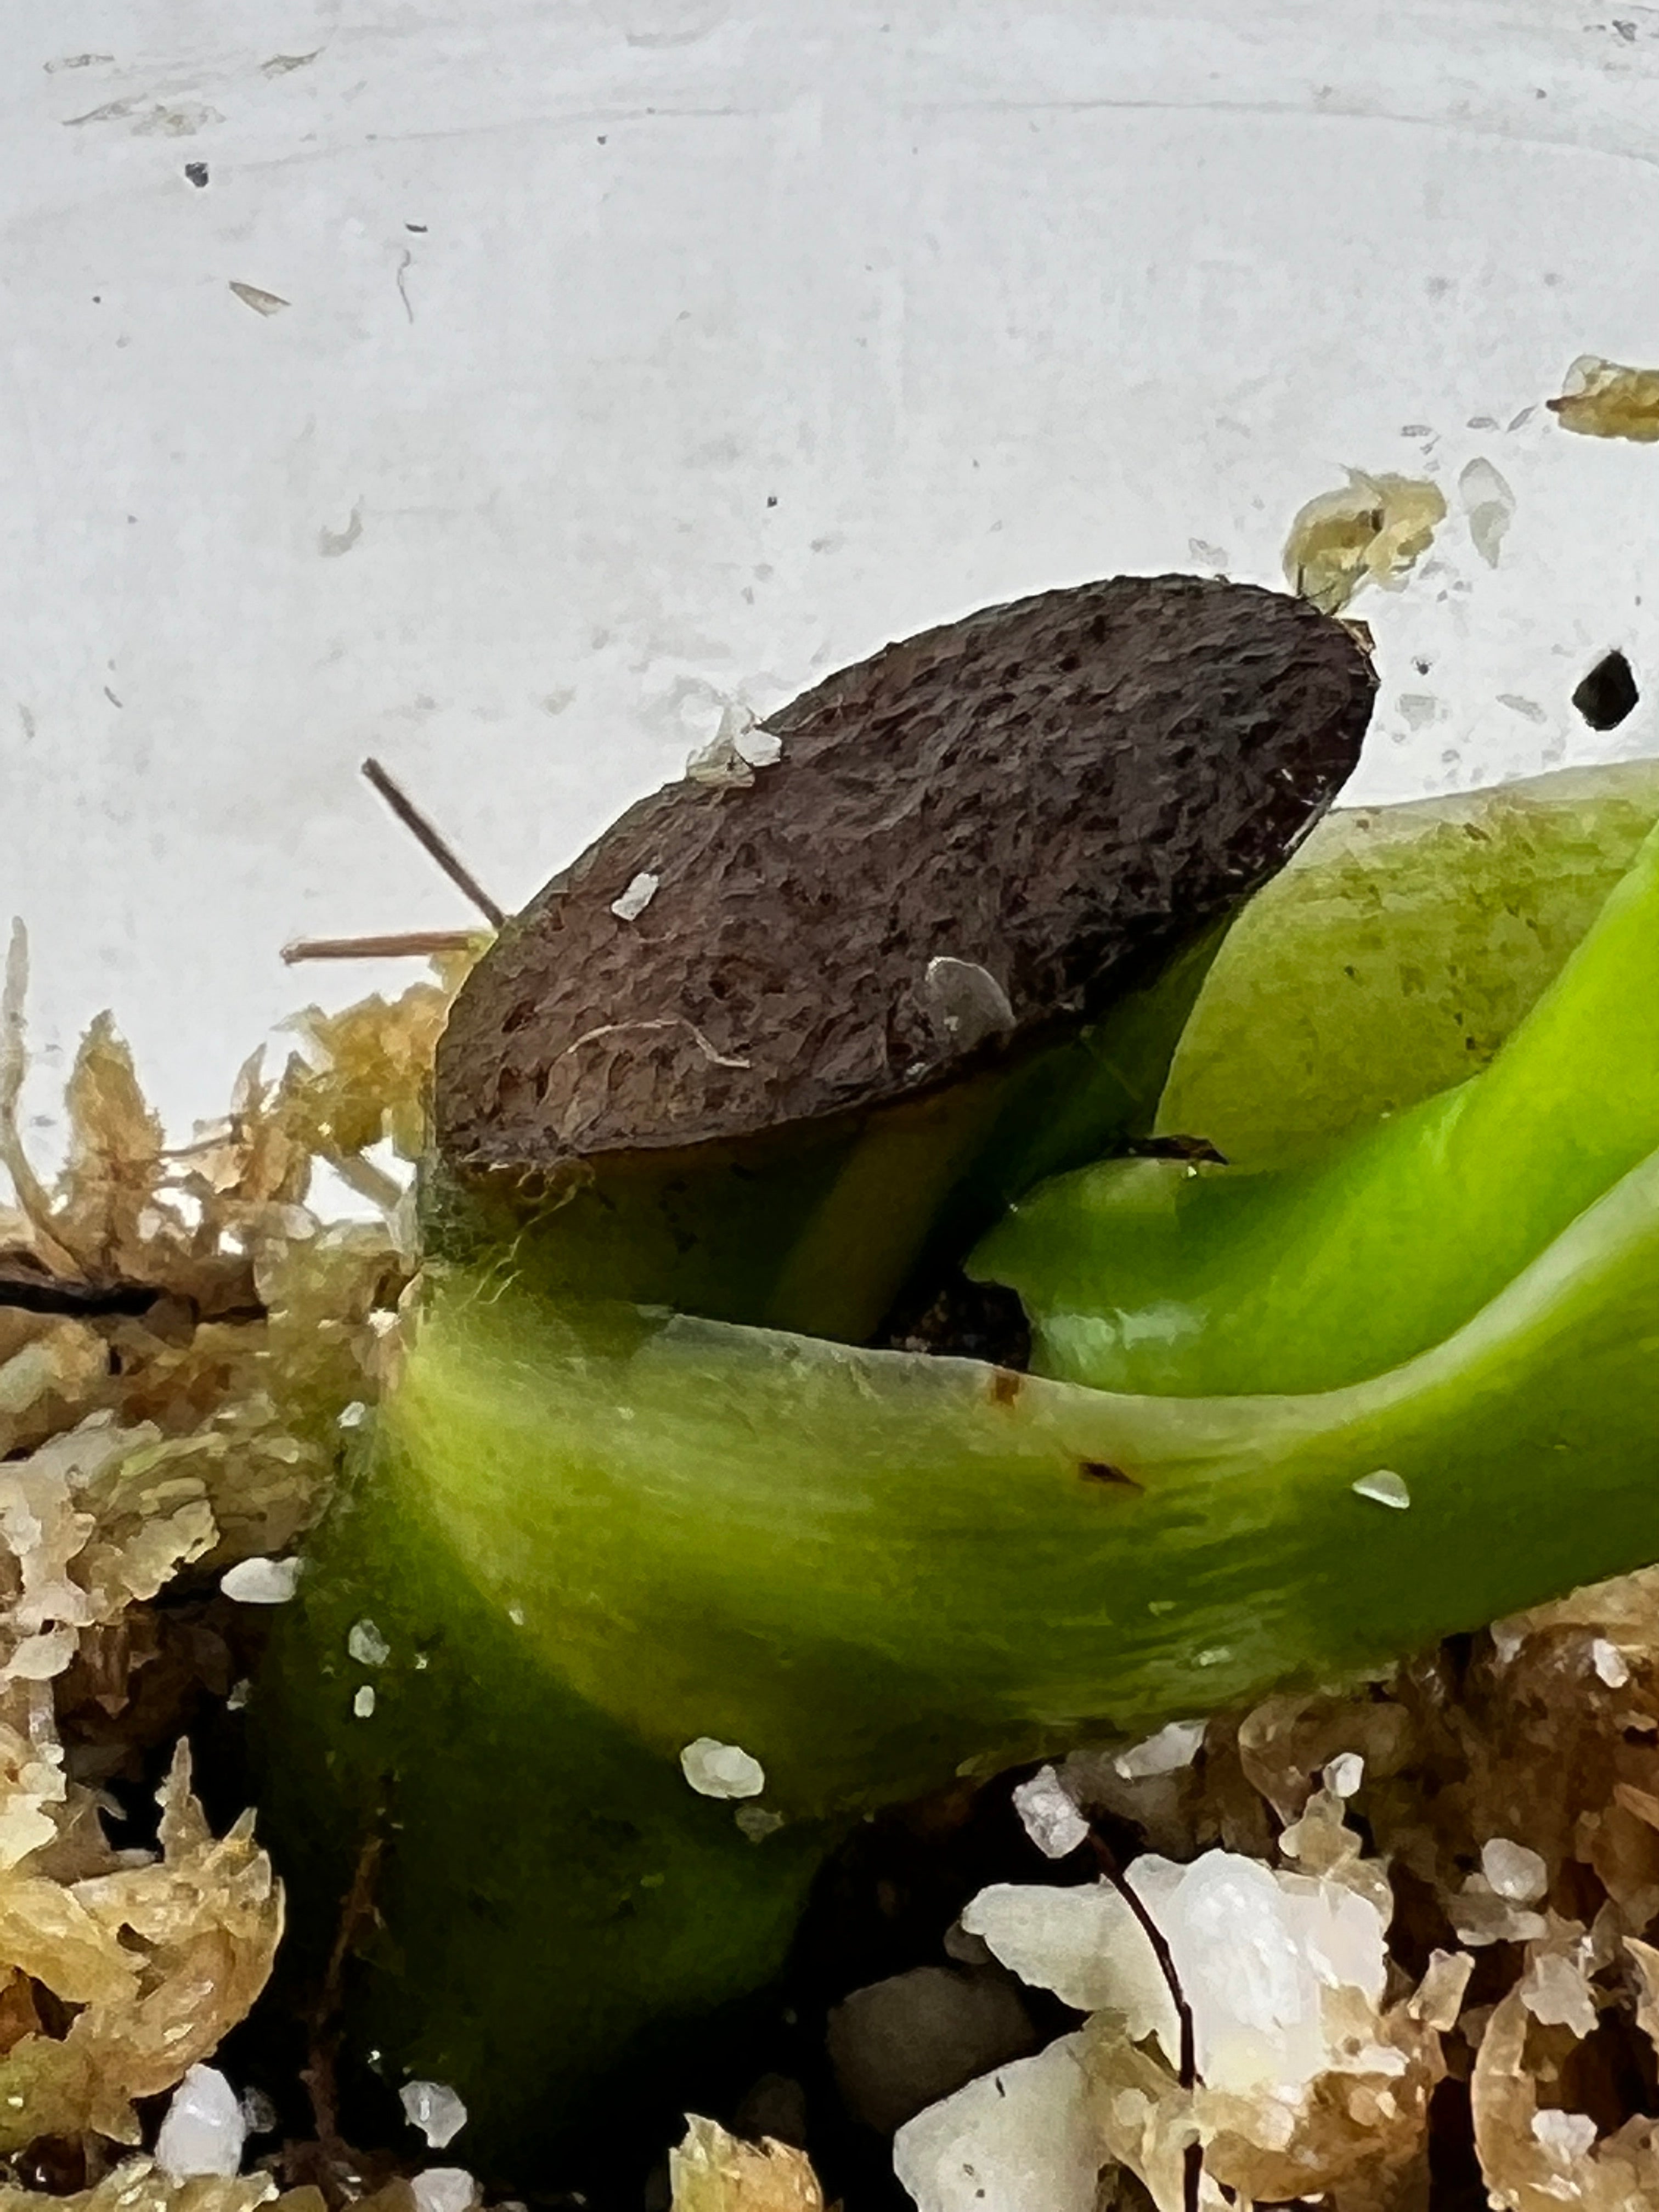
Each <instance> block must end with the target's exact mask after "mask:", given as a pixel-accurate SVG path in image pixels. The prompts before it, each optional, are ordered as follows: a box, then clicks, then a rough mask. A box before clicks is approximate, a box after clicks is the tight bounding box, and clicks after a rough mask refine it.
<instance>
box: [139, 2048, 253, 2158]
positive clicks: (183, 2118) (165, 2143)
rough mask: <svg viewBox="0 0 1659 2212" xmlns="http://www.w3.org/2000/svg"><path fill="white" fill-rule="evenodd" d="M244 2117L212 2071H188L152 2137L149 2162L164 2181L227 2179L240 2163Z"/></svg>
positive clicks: (228, 2088) (202, 2068)
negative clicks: (156, 2133) (159, 2127)
mask: <svg viewBox="0 0 1659 2212" xmlns="http://www.w3.org/2000/svg"><path fill="white" fill-rule="evenodd" d="M246 2141H247V2118H246V2114H245V2113H244V2112H243V2111H242V2107H241V2106H240V2104H239V2103H238V2101H237V2097H236V2092H235V2091H234V2089H233V2088H232V2087H231V2086H230V2084H229V2082H228V2081H226V2079H225V2077H224V2075H222V2074H221V2073H220V2072H219V2070H218V2069H217V2068H216V2067H213V2066H192V2067H191V2069H190V2071H189V2073H188V2074H186V2075H185V2078H184V2080H183V2081H181V2082H180V2083H179V2087H177V2088H176V2089H175V2090H174V2091H173V2102H172V2103H171V2104H170V2105H169V2106H167V2116H166V2118H164V2119H163V2120H162V2122H161V2132H160V2133H159V2134H158V2135H157V2136H156V2138H155V2163H156V2164H157V2166H160V2167H161V2171H162V2172H163V2173H165V2174H166V2175H167V2179H168V2180H169V2181H195V2180H197V2179H202V2178H203V2177H204V2176H206V2175H210V2174H211V2175H216V2176H218V2177H219V2178H220V2179H222V2180H228V2179H230V2178H231V2177H232V2176H233V2175H234V2174H235V2173H237V2172H240V2168H241V2164H242V2146H243V2144H244V2143H245V2142H246Z"/></svg>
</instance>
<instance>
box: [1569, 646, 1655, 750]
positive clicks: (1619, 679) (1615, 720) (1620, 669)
mask: <svg viewBox="0 0 1659 2212" xmlns="http://www.w3.org/2000/svg"><path fill="white" fill-rule="evenodd" d="M1641 696H1642V695H1641V693H1640V691H1639V690H1638V689H1637V685H1636V677H1635V673H1634V671H1632V667H1631V665H1630V663H1629V661H1628V660H1626V658H1625V656H1624V654H1623V653H1620V652H1618V651H1617V650H1615V651H1613V652H1612V653H1608V654H1607V656H1606V657H1605V659H1601V660H1598V661H1597V662H1596V664H1595V667H1594V668H1592V669H1591V671H1590V672H1589V675H1588V676H1587V677H1585V678H1584V680H1583V683H1582V684H1580V685H1579V686H1578V689H1577V690H1576V691H1575V692H1574V693H1573V695H1572V703H1573V705H1574V706H1575V707H1576V708H1577V709H1578V711H1579V713H1580V714H1582V715H1583V718H1584V720H1586V721H1587V722H1588V723H1589V726H1590V727H1591V729H1593V730H1616V729H1617V728H1618V726H1619V725H1620V722H1622V721H1625V720H1627V719H1628V717H1629V716H1630V715H1632V714H1634V713H1635V711H1636V707H1637V704H1638V701H1639V700H1640V698H1641Z"/></svg>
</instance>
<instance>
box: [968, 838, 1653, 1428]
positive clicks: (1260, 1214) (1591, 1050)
mask: <svg viewBox="0 0 1659 2212" xmlns="http://www.w3.org/2000/svg"><path fill="white" fill-rule="evenodd" d="M1403 849H1405V850H1406V851H1407V852H1409V851H1410V850H1411V848H1403ZM1314 980H1315V979H1314V978H1313V977H1311V976H1310V978H1309V984H1310V987H1312V985H1313V983H1314ZM1444 987H1448V988H1449V987H1451V979H1449V978H1448V979H1447V981H1446V984H1445V986H1444ZM1656 1004H1659V831H1656V832H1650V835H1649V836H1648V837H1647V839H1646V840H1645V842H1644V843H1643V844H1642V846H1641V847H1640V848H1638V853H1637V855H1636V858H1635V860H1634V863H1633V865H1632V867H1631V868H1630V869H1629V871H1628V872H1627V873H1626V875H1625V876H1624V877H1623V878H1621V879H1620V882H1619V883H1618V884H1616V885H1615V887H1614V889H1613V891H1612V893H1611V894H1610V895H1609V896H1608V897H1607V901H1606V902H1605V904H1604V905H1603V907H1602V909H1601V914H1600V915H1599V916H1598V918H1597V919H1596V921H1595V923H1594V925H1593V927H1591V929H1590V930H1589V933H1588V935H1587V936H1586V937H1585V938H1584V939H1583V942H1582V943H1581V944H1580V945H1578V946H1577V949H1576V950H1575V951H1573V952H1572V953H1571V956H1570V957H1569V958H1568V959H1567V961H1566V964H1565V967H1564V968H1563V969H1562V970H1561V972H1560V973H1559V975H1557V976H1556V978H1555V979H1554V981H1553V982H1551V983H1550V984H1549V985H1548V987H1547V988H1546V989H1545V990H1544V992H1543V994H1542V995H1541V997H1540V999H1539V1000H1538V1001H1537V1003H1536V1005H1535V1006H1534V1007H1533V1008H1532V1010H1531V1012H1529V1013H1528V1014H1527V1016H1526V1017H1525V1018H1524V1019H1523V1020H1522V1023H1521V1024H1520V1026H1519V1027H1518V1028H1517V1029H1516V1030H1515V1031H1514V1033H1513V1034H1512V1035H1511V1036H1510V1037H1509V1038H1508V1039H1507V1040H1506V1041H1505V1042H1504V1043H1503V1044H1502V1046H1501V1047H1500V1048H1499V1049H1498V1051H1497V1053H1496V1054H1495V1056H1494V1057H1493V1059H1492V1062H1491V1064H1490V1066H1487V1067H1486V1068H1485V1069H1484V1070H1483V1071H1482V1072H1481V1073H1479V1074H1478V1075H1474V1076H1472V1077H1470V1078H1468V1079H1467V1080H1466V1081H1464V1082H1463V1083H1462V1084H1461V1085H1455V1086H1454V1087H1453V1088H1452V1089H1450V1090H1449V1091H1443V1092H1441V1093H1440V1094H1439V1095H1438V1096H1437V1097H1432V1098H1427V1099H1424V1100H1421V1101H1420V1102H1419V1103H1417V1104H1415V1105H1413V1106H1409V1107H1407V1109H1405V1110H1404V1111H1401V1112H1399V1113H1396V1114H1395V1115H1392V1116H1391V1117H1390V1118H1389V1119H1386V1120H1384V1121H1380V1122H1376V1123H1374V1124H1372V1125H1371V1126H1369V1127H1362V1128H1360V1129H1358V1130H1356V1131H1354V1132H1352V1133H1349V1134H1348V1135H1346V1136H1345V1137H1343V1138H1341V1139H1338V1140H1336V1142H1335V1143H1334V1144H1333V1145H1332V1146H1329V1147H1328V1148H1327V1150H1326V1151H1324V1152H1322V1153H1321V1154H1320V1155H1318V1156H1317V1157H1316V1158H1314V1159H1313V1160H1312V1161H1310V1162H1308V1163H1305V1164H1300V1165H1296V1166H1291V1167H1288V1168H1285V1169H1283V1170H1278V1171H1267V1172H1261V1173H1250V1172H1248V1171H1244V1170H1239V1169H1236V1168H1228V1167H1210V1166H1197V1165H1193V1164H1188V1163H1185V1162H1182V1161H1180V1160H1175V1159H1146V1160H1135V1161H1127V1162H1106V1163H1103V1164H1098V1165H1096V1166H1094V1167H1091V1168H1088V1169H1085V1170H1081V1171H1079V1172H1078V1173H1076V1174H1074V1175H1072V1176H1065V1177H1062V1178H1060V1179H1058V1180H1056V1181H1054V1182H1050V1183H1049V1184H1048V1185H1046V1186H1045V1187H1044V1188H1042V1189H1041V1190H1038V1191H1036V1192H1034V1193H1033V1194H1031V1195H1030V1197H1029V1198H1028V1199H1026V1200H1023V1201H1021V1202H1020V1203H1019V1204H1018V1205H1017V1206H1015V1207H1014V1208H1013V1209H1012V1212H1010V1214H1009V1215H1008V1216H1007V1217H1006V1218H1005V1220H1004V1221H1003V1222H1002V1223H1001V1224H1000V1225H999V1226H998V1227H997V1228H996V1229H995V1230H994V1231H992V1232H991V1234H990V1236H989V1237H987V1238H986V1239H985V1241H984V1242H983V1243H981V1246H980V1247H979V1249H978V1250H977V1251H976V1252H975V1255H974V1258H973V1260H972V1261H971V1263H970V1266H971V1268H972V1271H973V1272H974V1273H976V1274H981V1275H985V1276H988V1277H990V1278H991V1279H994V1280H996V1281H999V1282H1002V1283H1006V1284H1008V1285H1011V1286H1012V1288H1014V1289H1015V1290H1017V1291H1018V1292H1019V1293H1020V1295H1021V1297H1022V1298H1023V1299H1024V1302H1025V1304H1026V1307H1027V1310H1028V1312H1029V1314H1030V1317H1031V1320H1032V1322H1033V1327H1034V1333H1035V1337H1036V1364H1037V1365H1038V1366H1039V1367H1040V1368H1041V1369H1042V1371H1044V1372H1046V1373H1048V1374H1053V1375H1060V1376H1067V1377H1069V1378H1071V1379H1073V1380H1076V1381H1081V1382H1087V1383H1091V1384H1094V1385H1096V1386H1097V1387H1099V1388H1103V1389H1119V1390H1150V1391H1157V1392H1160V1393H1176V1394H1203V1393H1213V1392H1240V1391H1272V1390H1293V1391H1305V1390H1318V1389H1329V1388H1333V1387H1335V1386H1338V1385H1340V1384H1342V1383H1349V1382H1353V1381H1356V1380H1358V1379H1360V1378H1361V1377H1364V1376H1369V1375H1376V1374H1380V1373H1382V1372H1383V1371H1384V1370H1387V1369H1389V1368H1390V1367H1393V1366H1395V1365H1396V1364H1398V1363H1400V1362H1401V1361H1402V1360H1405V1359H1408V1358H1412V1357H1413V1355H1414V1354H1415V1353H1417V1352H1422V1351H1424V1350H1425V1349H1426V1348H1427V1347H1428V1346H1431V1345H1434V1344H1436V1343H1438V1342H1439V1341H1440V1340H1442V1339H1443V1338H1444V1337H1445V1336H1446V1335H1448V1334H1449V1333H1450V1332H1451V1331H1452V1330H1454V1329H1455V1328H1458V1327H1459V1326H1461V1325H1462V1323H1463V1322H1466V1321H1467V1320H1468V1319H1469V1317H1470V1316H1472V1315H1474V1314H1475V1313H1476V1312H1478V1311H1479V1310H1480V1308H1481V1307H1482V1306H1483V1305H1485V1304H1486V1303H1487V1301H1488V1300H1490V1299H1492V1298H1493V1297H1496V1296H1497V1295H1498V1293H1499V1292H1500V1291H1502V1289H1503V1288H1504V1285H1506V1284H1507V1283H1508V1282H1510V1280H1511V1279H1512V1278H1513V1277H1514V1276H1515V1275H1516V1273H1517V1272H1518V1271H1519V1270H1520V1269H1521V1268H1522V1267H1525V1266H1526V1265H1527V1264H1528V1261H1530V1260H1532V1259H1533V1258H1534V1256H1535V1255H1537V1254H1538V1253H1539V1252H1541V1250H1542V1249H1544V1248H1545V1246H1546V1245H1547V1244H1548V1243H1549V1242H1550V1241H1551V1239H1552V1238H1553V1237H1555V1236H1557V1235H1559V1233H1560V1232H1561V1231H1562V1230H1564V1229H1565V1227H1566V1225H1567V1224H1568V1223H1569V1222H1571V1220H1572V1219H1573V1218H1575V1216H1577V1214H1578V1213H1579V1212H1581V1211H1582V1210H1583V1208H1584V1207H1585V1206H1588V1205H1589V1204H1590V1203H1591V1202H1592V1201H1593V1200H1595V1198H1597V1197H1598V1196H1599V1195H1600V1194H1601V1192H1602V1191H1604V1190H1606V1189H1607V1187H1608V1186H1609V1185H1610V1184H1611V1183H1612V1182H1614V1181H1615V1180H1616V1179H1617V1178H1618V1177H1619V1176H1621V1175H1623V1174H1625V1173H1626V1171H1627V1170H1629V1169H1631V1168H1632V1166H1633V1165H1634V1164H1636V1162H1638V1160H1640V1159H1641V1158H1644V1155H1645V1154H1646V1153H1647V1152H1649V1151H1650V1149H1651V1148H1652V1147H1653V1146H1655V1145H1659V1022H1656V1021H1655V1019H1654V1018H1653V1012H1652V1009H1653V1007H1654V1006H1655V1005H1656Z"/></svg>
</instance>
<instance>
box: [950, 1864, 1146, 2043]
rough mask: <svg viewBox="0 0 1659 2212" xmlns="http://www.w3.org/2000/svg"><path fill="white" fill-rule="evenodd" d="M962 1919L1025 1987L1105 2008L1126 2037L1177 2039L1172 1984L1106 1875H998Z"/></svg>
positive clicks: (1084, 2007) (1076, 2005)
mask: <svg viewBox="0 0 1659 2212" xmlns="http://www.w3.org/2000/svg"><path fill="white" fill-rule="evenodd" d="M961 1924H962V1927H963V1929H964V1930H965V1931H966V1933H967V1934H969V1936H978V1937H979V1938H980V1940H981V1942H983V1943H984V1944H986V1945H987V1948H989V1949H990V1951H991V1952H992V1954H994V1956H995V1957H996V1958H997V1959H998V1960H1000V1962H1001V1964H1002V1965H1003V1966H1006V1967H1007V1968H1008V1969H1009V1971H1010V1972H1012V1973H1015V1974H1018V1976H1019V1978H1020V1979H1021V1981H1023V1982H1025V1983H1028V1984H1030V1987H1031V1988H1033V1989H1038V1990H1053V1992H1054V1995H1055V1996H1057V1997H1059V1998H1060V2002H1062V2003H1063V2004H1068V2005H1070V2006H1072V2007H1073V2009H1074V2010H1075V2011H1078V2012H1088V2013H1104V2014H1106V2015H1108V2017H1109V2019H1110V2020H1111V2021H1112V2023H1113V2024H1114V2026H1116V2027H1121V2028H1122V2029H1123V2031H1124V2033H1126V2034H1127V2036H1128V2038H1129V2039H1130V2041H1131V2042H1132V2043H1140V2042H1143V2041H1144V2040H1145V2039H1146V2037H1147V2036H1149V2035H1156V2036H1157V2038H1158V2041H1159V2042H1160V2043H1162V2044H1163V2045H1164V2047H1165V2049H1166V2050H1170V2051H1173V2050H1174V2049H1175V2048H1176V2044H1177V2042H1178V2040H1179V2032H1178V2026H1177V2022H1176V2008H1175V2004H1174V2002H1173V2000H1172V1999H1171V1997H1170V1985H1169V1984H1168V1983H1167V1982H1166V1981H1165V1980H1164V1974H1163V1970H1162V1969H1161V1968H1160V1966H1158V1960H1157V1959H1156V1957H1155V1956H1154V1955H1153V1952H1152V1945H1151V1944H1150V1943H1149V1942H1147V1941H1146V1936H1145V1935H1144V1934H1143V1932H1142V1931H1141V1929H1140V1928H1139V1925H1138V1923H1136V1920H1135V1917H1134V1914H1133V1912H1132V1911H1131V1910H1130V1908H1129V1907H1128V1905H1126V1904H1125V1903H1124V1901H1123V1899H1122V1898H1121V1897H1120V1896H1119V1894H1118V1893H1117V1891H1116V1890H1115V1889H1114V1888H1113V1887H1112V1886H1111V1884H1110V1883H1109V1882H1106V1881H1095V1882H1088V1883H1085V1884H1083V1885H1081V1886H1079V1887H1078V1888H1076V1889H1049V1888H1048V1887H1044V1886H1043V1885H1042V1884H1041V1883H1036V1882H1030V1883H1026V1882H999V1883H997V1884H996V1885H995V1886H994V1887H992V1888H990V1889H982V1890H981V1892H980V1893H979V1895H978V1896H977V1897H975V1898H974V1899H971V1900H970V1901H969V1904H968V1905H966V1906H965V1907H964V1908H963V1914H962V1922H961Z"/></svg>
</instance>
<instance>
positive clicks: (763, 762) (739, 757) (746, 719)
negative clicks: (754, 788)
mask: <svg viewBox="0 0 1659 2212" xmlns="http://www.w3.org/2000/svg"><path fill="white" fill-rule="evenodd" d="M782 757H783V740H782V738H776V737H774V736H773V734H772V732H771V731H770V730H763V729H762V728H761V726H760V725H759V724H758V723H757V721H756V720H755V717H754V714H753V713H752V711H751V710H750V708H748V707H746V706H745V705H744V704H743V702H741V701H740V700H736V699H732V700H728V701H727V702H726V705H725V706H724V707H723V708H721V710H720V726H719V728H718V729H717V730H716V731H715V732H714V736H713V737H712V738H710V739H709V740H708V744H706V745H700V746H699V747H698V748H697V750H696V752H694V753H693V754H692V755H691V756H690V759H689V760H688V761H687V762H686V763H685V773H686V777H687V780H688V781H690V782H692V783H704V784H708V785H710V786H712V787H713V788H714V789H715V790H717V791H719V790H738V791H741V790H746V789H747V788H748V787H749V786H750V784H752V783H753V782H754V781H755V771H756V769H763V768H775V767H776V766H777V764H778V763H779V761H780V760H781V759H782Z"/></svg>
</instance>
